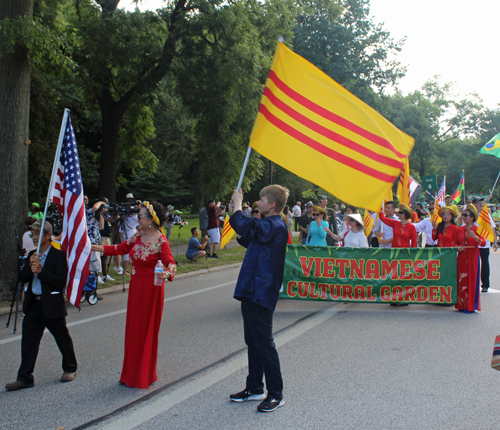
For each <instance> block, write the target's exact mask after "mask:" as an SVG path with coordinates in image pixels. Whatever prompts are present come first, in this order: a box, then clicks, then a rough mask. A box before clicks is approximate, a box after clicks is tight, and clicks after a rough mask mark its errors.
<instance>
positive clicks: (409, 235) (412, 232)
mask: <svg viewBox="0 0 500 430" xmlns="http://www.w3.org/2000/svg"><path fill="white" fill-rule="evenodd" d="M379 217H380V219H381V220H382V222H383V223H384V224H387V225H388V226H389V227H392V233H393V239H392V247H393V248H416V247H417V229H416V228H415V226H414V225H413V224H412V223H411V222H407V223H406V224H402V223H401V221H396V220H394V219H389V218H386V217H385V216H384V213H383V212H380V214H379ZM410 242H411V244H410Z"/></svg>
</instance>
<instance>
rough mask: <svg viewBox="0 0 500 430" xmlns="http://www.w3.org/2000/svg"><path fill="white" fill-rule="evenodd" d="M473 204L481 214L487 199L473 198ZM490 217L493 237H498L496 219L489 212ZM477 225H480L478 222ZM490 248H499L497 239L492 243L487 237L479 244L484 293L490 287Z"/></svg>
mask: <svg viewBox="0 0 500 430" xmlns="http://www.w3.org/2000/svg"><path fill="white" fill-rule="evenodd" d="M472 204H473V205H474V207H475V208H476V210H477V213H478V214H480V213H481V211H482V210H483V206H484V205H485V201H484V199H483V198H482V197H476V198H474V199H473V200H472ZM488 217H489V220H490V225H491V228H492V230H493V237H497V232H496V225H495V221H493V218H492V217H491V215H490V214H489V213H488ZM476 219H477V217H476ZM464 221H465V220H464ZM476 225H478V224H477V222H476ZM490 248H493V250H494V251H496V250H497V249H498V245H497V243H496V241H494V242H493V243H491V242H490V241H489V240H488V239H485V244H484V245H479V256H480V258H481V291H482V292H483V293H487V292H488V289H489V288H490Z"/></svg>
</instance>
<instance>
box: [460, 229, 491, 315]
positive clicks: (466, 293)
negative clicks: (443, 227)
mask: <svg viewBox="0 0 500 430" xmlns="http://www.w3.org/2000/svg"><path fill="white" fill-rule="evenodd" d="M473 230H474V233H475V234H476V235H477V236H479V235H478V234H477V227H476V226H474V227H473ZM485 244H486V241H485V240H484V239H483V238H481V237H480V238H479V243H478V242H476V239H473V238H472V237H469V235H468V230H467V227H466V226H465V225H464V226H462V227H459V228H458V230H457V232H456V233H455V246H468V247H471V248H465V249H464V250H463V251H460V252H459V253H458V257H457V286H458V292H457V304H456V305H455V308H456V309H458V310H460V311H464V312H466V313H470V312H474V311H475V310H478V311H480V310H481V303H480V300H479V272H478V267H479V246H484V245H485Z"/></svg>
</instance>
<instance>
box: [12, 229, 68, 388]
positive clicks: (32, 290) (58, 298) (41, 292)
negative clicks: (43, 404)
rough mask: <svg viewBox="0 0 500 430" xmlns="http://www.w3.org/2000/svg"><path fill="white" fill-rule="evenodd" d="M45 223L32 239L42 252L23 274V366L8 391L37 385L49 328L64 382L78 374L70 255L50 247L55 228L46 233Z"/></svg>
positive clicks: (32, 258)
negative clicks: (70, 321)
mask: <svg viewBox="0 0 500 430" xmlns="http://www.w3.org/2000/svg"><path fill="white" fill-rule="evenodd" d="M41 225H42V222H41V221H37V222H35V223H34V224H33V226H32V238H33V242H34V244H35V246H38V242H39V241H40V253H39V254H38V253H36V252H35V251H32V252H30V254H29V255H28V261H29V264H25V265H24V268H23V270H22V272H21V281H22V282H24V283H26V282H29V284H28V288H27V289H26V290H25V295H24V302H23V312H24V315H25V316H24V320H23V335H22V339H21V366H20V367H19V371H18V374H17V380H16V381H14V382H10V383H8V384H7V385H6V386H5V389H6V390H8V391H16V390H20V389H22V388H31V387H33V385H34V380H33V370H34V369H35V362H36V357H37V355H38V348H39V345H40V341H41V339H42V336H43V331H44V330H45V328H47V329H48V330H49V331H50V333H52V336H54V339H55V340H56V343H57V346H58V347H59V350H60V351H61V354H62V358H63V359H62V367H63V370H64V373H63V375H62V377H61V381H62V382H70V381H72V380H73V379H75V375H76V367H77V364H76V357H75V351H74V349H73V340H72V339H71V336H70V335H69V331H68V328H67V327H66V315H67V312H66V307H65V305H64V296H63V290H64V287H65V286H66V275H67V272H68V266H67V263H66V255H65V254H64V252H61V251H59V250H57V249H55V248H54V247H53V246H51V244H50V239H51V236H52V226H51V225H50V224H49V223H48V222H46V223H45V226H44V229H43V232H40V230H41Z"/></svg>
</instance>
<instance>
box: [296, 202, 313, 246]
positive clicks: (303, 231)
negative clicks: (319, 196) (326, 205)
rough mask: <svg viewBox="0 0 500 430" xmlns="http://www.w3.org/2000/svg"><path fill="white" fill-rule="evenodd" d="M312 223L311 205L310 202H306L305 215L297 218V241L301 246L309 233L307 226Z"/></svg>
mask: <svg viewBox="0 0 500 430" xmlns="http://www.w3.org/2000/svg"><path fill="white" fill-rule="evenodd" d="M313 221H314V217H313V204H312V203H311V202H307V203H306V213H305V214H304V215H302V216H301V217H300V218H299V230H300V233H299V240H300V243H301V244H302V245H305V244H306V240H307V235H308V233H309V224H311V223H312V222H313Z"/></svg>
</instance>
